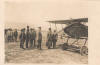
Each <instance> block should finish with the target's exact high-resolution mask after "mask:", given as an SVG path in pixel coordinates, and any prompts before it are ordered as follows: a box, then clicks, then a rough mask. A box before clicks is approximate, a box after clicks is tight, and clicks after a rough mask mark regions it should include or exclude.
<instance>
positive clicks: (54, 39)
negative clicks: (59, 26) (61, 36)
mask: <svg viewBox="0 0 100 65" xmlns="http://www.w3.org/2000/svg"><path fill="white" fill-rule="evenodd" d="M57 38H58V34H57V33H56V30H54V32H53V34H52V42H53V48H56V42H57Z"/></svg>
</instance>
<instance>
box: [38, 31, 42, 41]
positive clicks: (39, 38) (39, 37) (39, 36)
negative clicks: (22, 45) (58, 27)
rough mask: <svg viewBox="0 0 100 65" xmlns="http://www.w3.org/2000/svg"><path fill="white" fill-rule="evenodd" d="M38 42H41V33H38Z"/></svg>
mask: <svg viewBox="0 0 100 65" xmlns="http://www.w3.org/2000/svg"><path fill="white" fill-rule="evenodd" d="M38 41H42V33H41V32H38Z"/></svg>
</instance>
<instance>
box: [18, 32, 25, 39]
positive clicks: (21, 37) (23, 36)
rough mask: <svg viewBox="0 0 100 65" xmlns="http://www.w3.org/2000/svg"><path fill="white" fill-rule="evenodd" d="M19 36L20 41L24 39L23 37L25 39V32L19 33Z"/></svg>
mask: <svg viewBox="0 0 100 65" xmlns="http://www.w3.org/2000/svg"><path fill="white" fill-rule="evenodd" d="M19 38H20V41H25V39H26V35H25V33H21V34H20V36H19Z"/></svg>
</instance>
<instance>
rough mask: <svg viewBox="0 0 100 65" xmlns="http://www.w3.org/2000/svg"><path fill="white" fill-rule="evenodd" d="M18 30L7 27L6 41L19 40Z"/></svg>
mask: <svg viewBox="0 0 100 65" xmlns="http://www.w3.org/2000/svg"><path fill="white" fill-rule="evenodd" d="M17 37H18V31H17V29H15V30H14V31H13V30H12V29H5V41H6V42H14V41H15V42H17Z"/></svg>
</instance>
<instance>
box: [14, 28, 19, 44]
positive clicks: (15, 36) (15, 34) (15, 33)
mask: <svg viewBox="0 0 100 65" xmlns="http://www.w3.org/2000/svg"><path fill="white" fill-rule="evenodd" d="M17 37H18V32H17V29H15V31H14V41H15V42H17Z"/></svg>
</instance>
